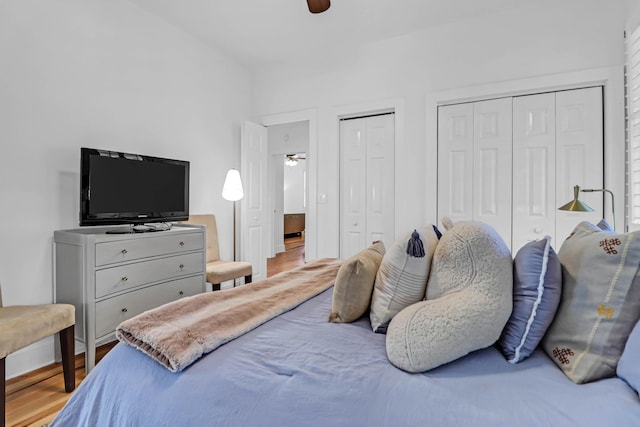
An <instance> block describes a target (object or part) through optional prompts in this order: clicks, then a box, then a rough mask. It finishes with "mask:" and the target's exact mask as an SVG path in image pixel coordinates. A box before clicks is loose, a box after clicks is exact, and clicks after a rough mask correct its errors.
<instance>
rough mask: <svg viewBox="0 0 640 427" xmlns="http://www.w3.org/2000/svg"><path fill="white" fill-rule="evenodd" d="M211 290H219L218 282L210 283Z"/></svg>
mask: <svg viewBox="0 0 640 427" xmlns="http://www.w3.org/2000/svg"><path fill="white" fill-rule="evenodd" d="M211 290H212V291H219V290H220V283H212V284H211Z"/></svg>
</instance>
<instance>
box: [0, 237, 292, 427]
mask: <svg viewBox="0 0 640 427" xmlns="http://www.w3.org/2000/svg"><path fill="white" fill-rule="evenodd" d="M285 248H286V251H285V252H282V253H279V254H277V255H276V257H275V258H270V259H268V260H267V276H268V277H270V276H273V275H274V274H276V273H279V272H281V271H287V270H291V269H292V268H295V267H298V266H300V265H303V264H304V233H303V234H302V235H301V236H296V237H290V238H287V239H285ZM115 344H116V341H114V342H112V343H109V344H105V345H103V346H100V347H98V349H97V351H96V362H99V361H100V359H102V357H103V356H104V355H105V354H107V352H108V351H109V350H111V348H113V346H114V345H115ZM84 377H85V372H84V354H78V355H77V356H76V389H77V388H78V386H79V385H80V383H81V382H82V380H83V379H84ZM6 394H7V398H6V427H27V426H29V427H42V426H44V425H46V424H47V423H50V422H51V421H52V420H53V418H54V417H55V416H56V414H57V413H58V411H59V410H60V409H61V408H62V406H64V404H65V403H66V402H67V400H68V399H69V397H71V395H72V394H73V393H65V391H64V378H63V377H62V364H61V363H53V364H51V365H48V366H45V367H42V368H40V369H37V370H35V371H32V372H29V373H27V374H24V375H20V376H18V377H15V378H12V379H10V380H7V386H6Z"/></svg>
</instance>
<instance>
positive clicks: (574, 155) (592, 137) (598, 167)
mask: <svg viewBox="0 0 640 427" xmlns="http://www.w3.org/2000/svg"><path fill="white" fill-rule="evenodd" d="M602 114H603V113H602V87H592V88H586V89H576V90H566V91H562V92H557V93H556V120H557V123H556V183H557V184H556V203H555V206H556V207H559V206H562V205H564V204H565V203H567V202H569V201H571V200H572V199H573V186H574V185H579V186H580V187H582V188H598V189H600V188H604V180H603V177H604V165H603V163H604V162H603V159H604V139H603V138H604V137H603V129H604V127H603V115H602ZM603 196H604V194H603V193H599V192H594V193H581V194H580V200H582V201H583V202H585V203H587V204H588V205H589V206H591V207H592V208H593V210H594V212H588V213H587V212H564V211H556V243H555V246H554V247H555V248H556V249H560V246H561V245H562V242H564V240H565V239H566V238H567V237H568V236H569V234H570V233H571V231H572V230H573V229H574V228H575V226H576V225H577V224H578V223H579V222H580V221H590V222H592V223H594V224H596V223H597V222H598V221H600V219H601V218H603V216H604V215H603V212H604V211H603V203H602V201H603ZM606 197H608V196H606ZM606 197H605V199H606ZM606 200H608V201H610V198H608V199H606ZM607 209H608V210H607V211H606V212H608V213H610V212H611V207H610V205H608V208H607Z"/></svg>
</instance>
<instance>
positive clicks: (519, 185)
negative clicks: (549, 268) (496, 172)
mask: <svg viewBox="0 0 640 427" xmlns="http://www.w3.org/2000/svg"><path fill="white" fill-rule="evenodd" d="M555 98H556V96H555V93H543V94H540V95H528V96H519V97H516V98H514V100H513V238H512V242H513V248H514V249H516V250H517V248H520V247H522V245H524V244H525V243H527V242H528V241H530V240H536V239H539V238H541V237H544V236H545V235H550V236H551V237H554V236H555V226H556V225H555V224H556V210H557V207H556V205H555V201H556V193H555V189H556V173H555V171H556V166H555V162H556V156H555V150H556V148H555V147H556V110H555V105H556V104H555ZM554 240H555V239H554ZM551 244H552V245H553V246H554V247H556V245H555V241H552V242H551Z"/></svg>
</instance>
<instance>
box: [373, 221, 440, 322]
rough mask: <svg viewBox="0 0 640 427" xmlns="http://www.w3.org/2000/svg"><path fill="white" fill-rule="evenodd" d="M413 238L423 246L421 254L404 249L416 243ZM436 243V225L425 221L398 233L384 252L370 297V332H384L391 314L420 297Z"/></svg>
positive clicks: (421, 296) (424, 287) (410, 249)
mask: <svg viewBox="0 0 640 427" xmlns="http://www.w3.org/2000/svg"><path fill="white" fill-rule="evenodd" d="M414 233H416V234H414ZM416 238H417V239H419V242H420V244H421V245H422V248H423V253H422V254H421V256H420V254H419V253H417V254H416V253H413V254H410V253H408V252H411V251H412V248H413V247H414V245H415V244H417V242H418V241H417V240H416ZM437 244H438V235H437V229H436V227H435V226H432V225H429V226H426V227H422V228H418V229H417V230H415V231H414V232H409V233H407V234H406V235H404V236H402V237H401V238H399V239H398V240H396V241H395V242H394V243H393V245H391V247H390V248H389V250H388V251H387V252H386V253H385V254H384V257H383V258H382V262H381V263H380V268H379V269H378V274H377V275H376V281H375V285H374V287H373V296H372V297H371V311H370V313H369V318H370V320H371V328H372V329H373V331H374V332H378V333H382V334H384V333H386V332H387V326H388V325H389V322H390V321H391V319H392V318H393V316H395V315H396V314H397V313H398V312H399V311H400V310H402V309H403V308H405V307H407V306H409V305H411V304H413V303H416V302H418V301H422V300H423V299H424V294H425V289H426V287H427V278H428V277H429V269H430V268H431V258H432V257H433V252H434V251H435V249H436V245H437Z"/></svg>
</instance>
